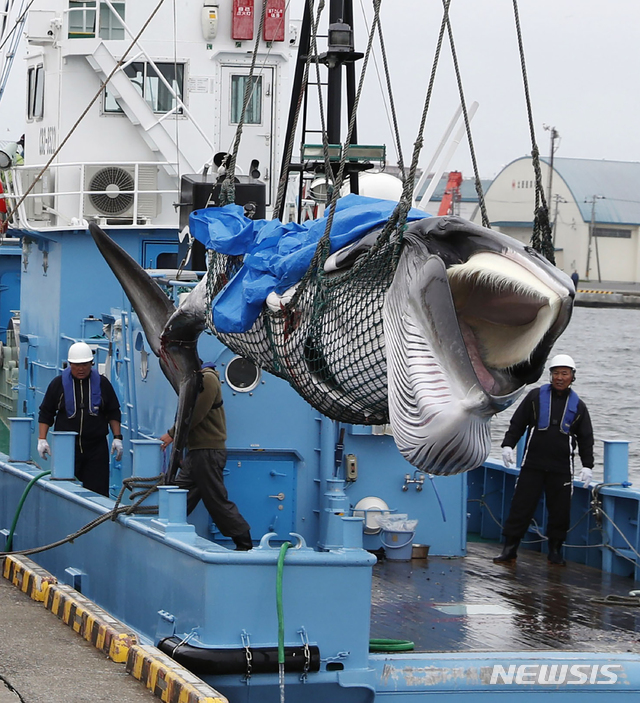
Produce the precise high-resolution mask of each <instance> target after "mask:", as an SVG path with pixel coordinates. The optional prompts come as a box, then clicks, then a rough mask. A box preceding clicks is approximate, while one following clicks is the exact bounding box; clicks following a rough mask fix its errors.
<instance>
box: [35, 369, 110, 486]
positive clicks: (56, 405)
mask: <svg viewBox="0 0 640 703" xmlns="http://www.w3.org/2000/svg"><path fill="white" fill-rule="evenodd" d="M73 389H74V392H75V396H76V404H75V407H76V412H75V414H74V415H73V417H68V416H67V411H66V408H65V402H64V390H63V386H62V377H61V376H56V378H54V379H53V381H51V383H50V384H49V387H48V388H47V390H46V392H45V394H44V399H43V400H42V404H41V405H40V413H39V415H38V422H43V423H44V424H45V425H48V426H49V427H51V426H52V425H54V430H56V431H58V432H77V433H78V436H77V437H76V458H75V471H74V473H75V476H76V478H77V479H78V480H79V481H80V482H81V483H82V485H83V486H84V487H85V488H87V489H88V490H90V491H94V492H95V493H100V494H101V495H103V496H108V495H109V444H108V442H107V435H108V434H109V421H110V420H117V421H118V422H120V403H119V401H118V396H117V395H116V392H115V391H114V390H113V386H112V385H111V383H110V382H109V379H107V378H105V377H104V376H100V394H101V396H102V398H101V402H100V409H99V410H98V413H97V415H92V414H91V413H90V412H89V407H90V400H91V398H90V395H89V378H84V379H82V380H81V379H78V378H73Z"/></svg>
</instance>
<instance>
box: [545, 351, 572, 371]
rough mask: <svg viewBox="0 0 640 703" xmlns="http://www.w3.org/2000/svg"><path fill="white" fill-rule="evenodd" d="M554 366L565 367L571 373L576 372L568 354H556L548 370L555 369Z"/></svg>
mask: <svg viewBox="0 0 640 703" xmlns="http://www.w3.org/2000/svg"><path fill="white" fill-rule="evenodd" d="M556 366H567V367H568V368H570V369H573V371H575V370H576V364H575V362H574V360H573V359H572V358H571V357H570V356H569V355H568V354H556V355H555V356H554V357H553V359H551V361H550V362H549V370H551V369H555V368H556Z"/></svg>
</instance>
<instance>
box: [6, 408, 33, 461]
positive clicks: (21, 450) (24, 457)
mask: <svg viewBox="0 0 640 703" xmlns="http://www.w3.org/2000/svg"><path fill="white" fill-rule="evenodd" d="M9 423H10V429H9V431H10V433H11V434H10V438H9V461H31V431H32V430H31V428H32V426H33V419H32V418H30V417H10V418H9Z"/></svg>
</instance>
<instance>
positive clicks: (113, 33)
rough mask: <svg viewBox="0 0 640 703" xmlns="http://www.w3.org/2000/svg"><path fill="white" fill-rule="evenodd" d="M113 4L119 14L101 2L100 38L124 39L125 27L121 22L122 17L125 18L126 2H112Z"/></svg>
mask: <svg viewBox="0 0 640 703" xmlns="http://www.w3.org/2000/svg"><path fill="white" fill-rule="evenodd" d="M111 4H112V5H113V9H114V10H115V11H116V12H117V13H118V15H119V16H116V15H114V14H113V12H111V8H110V7H109V5H107V4H106V3H104V2H101V3H100V39H124V38H125V37H124V27H123V26H122V22H120V17H122V19H124V3H123V2H112V3H111Z"/></svg>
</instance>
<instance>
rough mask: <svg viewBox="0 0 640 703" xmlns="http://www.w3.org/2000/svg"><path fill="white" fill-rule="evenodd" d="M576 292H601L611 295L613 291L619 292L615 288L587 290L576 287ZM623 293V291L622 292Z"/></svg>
mask: <svg viewBox="0 0 640 703" xmlns="http://www.w3.org/2000/svg"><path fill="white" fill-rule="evenodd" d="M576 293H602V295H613V294H614V293H619V291H616V290H587V289H586V288H578V290H577V291H576ZM622 295H624V293H622Z"/></svg>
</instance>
